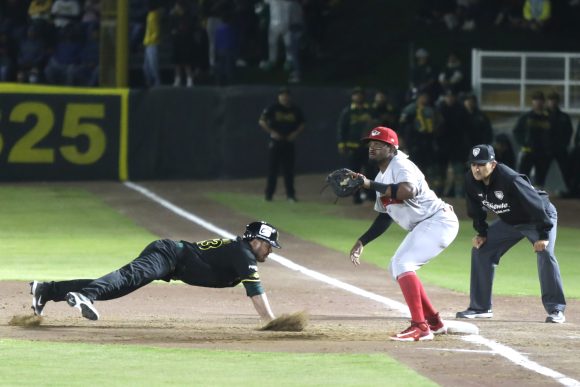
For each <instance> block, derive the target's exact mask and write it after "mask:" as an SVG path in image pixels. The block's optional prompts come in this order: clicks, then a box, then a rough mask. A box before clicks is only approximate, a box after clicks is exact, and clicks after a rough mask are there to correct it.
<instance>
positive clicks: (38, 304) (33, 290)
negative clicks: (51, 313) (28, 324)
mask: <svg viewBox="0 0 580 387" xmlns="http://www.w3.org/2000/svg"><path fill="white" fill-rule="evenodd" d="M45 287H46V284H45V283H44V282H38V281H32V282H31V283H30V294H32V310H33V311H34V314H35V315H37V316H42V310H43V309H44V307H45V306H46V295H44V294H43V291H44V288H45Z"/></svg>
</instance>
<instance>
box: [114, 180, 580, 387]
mask: <svg viewBox="0 0 580 387" xmlns="http://www.w3.org/2000/svg"><path fill="white" fill-rule="evenodd" d="M123 184H124V185H125V186H127V187H128V188H130V189H132V190H134V191H137V192H139V193H141V194H142V195H144V196H146V197H148V198H149V199H151V200H153V201H154V202H156V203H158V204H160V205H161V206H163V207H165V208H166V209H168V210H169V211H171V212H173V213H175V214H177V215H179V216H181V217H183V218H185V219H187V220H189V221H191V222H193V223H195V224H197V225H199V226H201V227H203V228H205V229H206V230H208V231H212V232H214V233H216V234H218V235H220V236H221V237H223V238H229V239H232V238H235V237H236V235H234V234H232V233H230V232H228V231H226V230H224V229H222V228H219V227H217V226H216V225H214V224H212V223H209V222H208V221H206V220H204V219H202V218H200V217H199V216H196V215H194V214H192V213H191V212H188V211H186V210H184V209H183V208H181V207H178V206H176V205H175V204H173V203H171V202H170V201H168V200H165V199H163V198H162V197H160V196H159V195H157V194H155V193H153V192H152V191H150V190H148V189H147V188H145V187H142V186H140V185H138V184H135V183H132V182H130V181H126V182H124V183H123ZM269 258H270V259H272V260H274V261H276V262H278V263H279V264H281V265H283V266H286V267H287V268H289V269H291V270H295V271H298V272H300V273H302V274H305V275H307V276H309V277H311V278H314V279H317V280H319V281H322V282H324V283H327V284H329V285H332V286H335V287H337V288H340V289H343V290H346V291H348V292H351V293H354V294H356V295H359V296H362V297H365V298H368V299H371V300H373V301H377V302H379V303H381V304H383V305H385V306H387V307H389V308H390V309H394V310H396V311H398V312H400V313H401V314H403V315H405V316H409V309H408V307H407V306H406V305H404V304H401V303H400V302H397V301H395V300H391V299H389V298H387V297H383V296H380V295H378V294H375V293H371V292H369V291H366V290H364V289H361V288H358V287H356V286H353V285H350V284H347V283H346V282H342V281H340V280H337V279H335V278H332V277H329V276H327V275H326V274H322V273H319V272H317V271H314V270H311V269H308V268H306V267H304V266H301V265H298V264H296V263H294V262H292V261H291V260H289V259H287V258H284V257H283V256H281V255H278V254H270V255H269ZM461 339H462V340H464V341H467V342H469V343H474V344H479V345H483V346H486V347H488V348H490V349H491V350H492V351H493V352H494V353H497V354H498V355H501V356H503V357H504V358H506V359H508V360H509V361H511V362H513V363H515V364H517V365H519V366H522V367H524V368H526V369H529V370H531V371H534V372H536V373H539V374H541V375H544V376H547V377H550V378H552V379H554V380H555V381H556V382H558V383H560V384H562V385H564V386H580V382H579V381H577V380H575V379H572V378H568V377H567V376H566V375H563V374H561V373H559V372H557V371H554V370H552V369H550V368H547V367H544V366H542V365H540V364H538V363H536V362H534V361H532V360H529V359H528V358H527V357H526V356H524V355H522V354H521V353H519V352H518V351H516V350H514V349H512V348H510V347H508V346H505V345H503V344H500V343H498V342H496V341H493V340H489V339H486V338H485V337H483V336H480V335H468V336H462V337H461Z"/></svg>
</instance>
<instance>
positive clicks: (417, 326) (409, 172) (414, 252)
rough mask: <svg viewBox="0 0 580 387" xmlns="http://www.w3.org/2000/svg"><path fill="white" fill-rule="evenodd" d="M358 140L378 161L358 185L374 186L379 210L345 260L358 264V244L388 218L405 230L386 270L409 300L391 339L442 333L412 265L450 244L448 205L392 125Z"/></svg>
mask: <svg viewBox="0 0 580 387" xmlns="http://www.w3.org/2000/svg"><path fill="white" fill-rule="evenodd" d="M364 141H366V142H368V145H369V159H370V160H371V161H373V162H375V163H377V166H378V167H379V173H378V174H377V177H376V178H375V180H374V181H371V180H369V179H367V178H366V177H364V187H366V188H370V189H373V190H375V191H376V192H377V199H376V203H375V211H377V212H378V213H379V215H378V216H377V218H376V219H375V221H374V222H373V224H372V225H371V227H370V228H369V229H368V230H367V231H366V232H365V233H364V234H363V235H362V236H361V237H360V238H359V239H358V240H357V241H356V243H355V244H354V246H353V248H352V249H351V252H350V258H351V261H352V263H353V264H354V265H358V264H359V263H360V261H359V258H360V256H361V254H362V252H363V246H365V245H366V244H367V243H369V242H371V241H372V240H374V239H375V238H377V237H378V236H380V235H382V234H383V233H384V232H385V231H386V230H387V228H388V227H389V226H390V225H391V223H392V222H393V221H395V222H396V223H397V224H398V225H399V226H401V227H402V228H404V229H405V230H407V231H409V233H408V234H407V236H406V237H405V239H404V240H403V242H402V243H401V245H400V246H399V248H398V249H397V251H396V252H395V255H394V256H393V257H392V259H391V263H390V267H389V270H390V272H391V275H392V276H393V279H395V280H396V281H397V282H398V283H399V286H400V287H401V291H402V293H403V296H404V297H405V301H406V302H407V305H408V306H409V310H410V312H411V326H410V327H409V328H407V329H405V330H404V331H402V332H401V333H398V334H395V335H393V336H391V339H392V340H397V341H419V340H432V339H433V335H434V334H439V333H446V331H447V328H446V327H445V325H444V323H443V321H442V320H441V319H440V317H439V313H438V312H437V310H436V309H435V308H434V307H433V305H432V304H431V301H430V300H429V298H428V297H427V294H426V292H425V289H424V288H423V285H422V283H421V281H420V280H419V277H417V275H416V273H415V271H416V270H417V269H419V268H420V267H421V266H423V265H424V264H426V263H427V262H429V261H430V260H431V259H433V258H435V257H436V256H437V255H438V254H439V253H441V252H442V251H443V250H444V249H445V248H446V247H447V246H449V244H451V242H452V241H453V240H454V239H455V237H456V236H457V232H458V230H459V221H458V219H457V216H456V215H455V213H454V212H453V208H452V207H451V206H450V205H449V204H447V203H445V202H443V201H442V200H441V199H439V198H438V197H437V195H435V193H434V192H433V191H432V190H431V189H430V188H429V185H428V184H427V181H426V180H425V176H424V175H423V173H422V172H421V171H420V170H419V168H417V166H416V165H415V164H414V163H413V162H412V161H410V160H409V158H408V156H407V155H406V154H404V153H402V152H401V151H399V150H398V147H399V139H398V137H397V133H395V131H394V130H392V129H390V128H385V127H377V128H374V129H373V130H372V131H371V132H370V134H369V136H368V137H365V138H364Z"/></svg>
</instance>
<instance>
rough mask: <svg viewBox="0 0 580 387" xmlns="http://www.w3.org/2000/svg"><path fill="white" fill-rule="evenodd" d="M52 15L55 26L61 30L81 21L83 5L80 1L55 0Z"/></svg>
mask: <svg viewBox="0 0 580 387" xmlns="http://www.w3.org/2000/svg"><path fill="white" fill-rule="evenodd" d="M51 13H52V18H53V23H54V26H55V27H56V28H58V29H61V28H64V27H66V26H68V25H69V24H70V23H71V22H77V21H79V20H80V18H81V5H80V4H79V2H78V0H55V1H54V3H52V10H51Z"/></svg>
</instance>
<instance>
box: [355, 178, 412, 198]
mask: <svg viewBox="0 0 580 387" xmlns="http://www.w3.org/2000/svg"><path fill="white" fill-rule="evenodd" d="M362 177H363V179H364V184H363V187H364V188H367V189H373V190H375V191H377V192H379V193H380V194H381V195H384V196H386V197H388V198H392V199H397V200H408V199H413V198H414V197H415V196H416V195H417V188H415V186H414V185H413V184H411V183H408V182H403V183H398V184H383V183H378V182H376V181H373V180H369V179H367V178H366V176H364V175H362Z"/></svg>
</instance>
